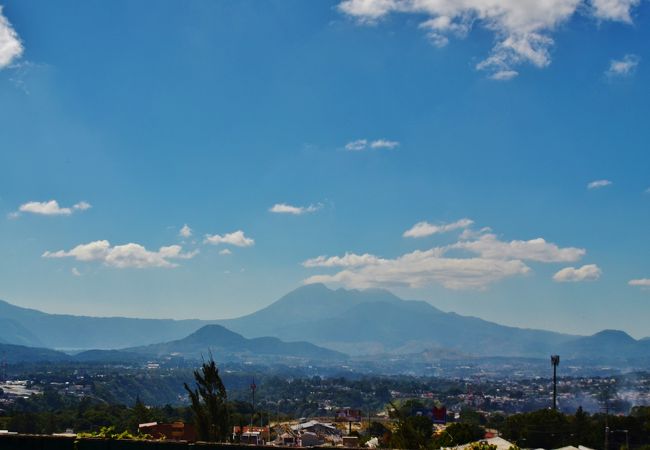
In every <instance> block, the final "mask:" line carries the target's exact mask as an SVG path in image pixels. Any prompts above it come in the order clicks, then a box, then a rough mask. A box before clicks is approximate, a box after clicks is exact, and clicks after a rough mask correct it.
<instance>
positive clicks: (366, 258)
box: [302, 252, 382, 267]
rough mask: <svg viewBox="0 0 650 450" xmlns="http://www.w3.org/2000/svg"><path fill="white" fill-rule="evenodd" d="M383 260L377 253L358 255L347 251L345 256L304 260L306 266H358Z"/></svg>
mask: <svg viewBox="0 0 650 450" xmlns="http://www.w3.org/2000/svg"><path fill="white" fill-rule="evenodd" d="M381 261H382V260H381V259H380V258H378V257H377V256H375V255H371V254H369V253H364V254H363V255H357V254H355V253H348V252H346V253H345V255H343V256H330V257H329V258H328V257H327V256H318V257H316V258H312V259H308V260H307V261H305V262H303V263H302V265H303V266H305V267H358V266H367V265H371V264H379V263H380V262H381Z"/></svg>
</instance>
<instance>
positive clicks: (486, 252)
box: [447, 234, 586, 263]
mask: <svg viewBox="0 0 650 450" xmlns="http://www.w3.org/2000/svg"><path fill="white" fill-rule="evenodd" d="M447 248H448V249H460V250H466V251H469V252H472V253H476V254H478V255H480V256H481V257H483V258H488V259H520V260H524V261H537V262H544V263H554V262H573V261H578V260H579V259H580V258H582V257H583V256H584V255H585V253H586V250H585V249H583V248H576V247H565V248H560V247H558V246H557V245H556V244H553V243H552V242H547V241H546V240H545V239H543V238H537V239H531V240H529V241H520V240H514V241H509V242H507V241H500V240H499V239H498V238H497V237H496V235H494V234H483V235H481V236H480V237H479V238H478V239H476V240H469V241H460V242H457V243H455V244H452V245H450V246H448V247H447Z"/></svg>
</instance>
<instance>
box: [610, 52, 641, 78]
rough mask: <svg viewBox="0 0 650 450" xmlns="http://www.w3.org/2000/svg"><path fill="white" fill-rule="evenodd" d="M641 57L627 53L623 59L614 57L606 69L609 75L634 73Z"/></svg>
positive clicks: (625, 75)
mask: <svg viewBox="0 0 650 450" xmlns="http://www.w3.org/2000/svg"><path fill="white" fill-rule="evenodd" d="M639 61H640V58H639V57H638V56H636V55H625V56H624V57H623V58H622V59H612V60H611V61H610V62H609V68H608V69H607V71H605V75H607V76H608V77H627V76H630V75H633V74H634V72H635V71H636V68H637V66H638V65H639Z"/></svg>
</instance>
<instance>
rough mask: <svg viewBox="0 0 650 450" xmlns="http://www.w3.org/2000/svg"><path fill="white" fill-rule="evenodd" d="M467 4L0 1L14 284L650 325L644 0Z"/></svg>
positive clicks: (215, 310)
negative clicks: (389, 300)
mask: <svg viewBox="0 0 650 450" xmlns="http://www.w3.org/2000/svg"><path fill="white" fill-rule="evenodd" d="M458 3H459V2H451V3H447V2H442V1H441V2H428V3H427V2H415V1H410V0H386V1H379V0H363V1H362V0H348V1H344V2H337V1H330V2H328V1H321V2H305V1H289V0H283V1H252V0H251V1H237V2H225V1H224V2H222V1H189V2H178V1H164V0H161V1H158V2H156V5H155V8H154V9H152V5H151V3H150V2H143V1H142V2H140V1H112V2H99V1H86V2H81V3H80V2H66V1H64V2H50V1H35V0H20V1H18V0H3V1H2V2H0V5H1V6H2V12H1V14H2V16H1V20H0V67H1V68H2V69H1V70H0V98H1V101H0V215H1V216H2V218H1V219H0V254H2V255H3V258H1V259H0V298H3V299H5V300H7V301H10V302H12V303H15V304H18V305H21V306H27V307H34V308H39V309H43V310H46V311H50V312H69V313H76V314H92V315H127V316H138V317H176V318H186V317H204V318H220V317H234V316H237V315H241V314H244V313H248V312H252V311H254V310H256V309H258V308H260V307H263V306H265V305H267V304H268V303H270V302H271V301H273V300H275V299H277V298H278V297H280V296H281V295H283V294H284V293H286V292H288V291H289V290H291V289H293V288H295V287H297V286H300V285H301V284H303V283H305V282H311V281H323V282H326V283H327V284H328V285H330V286H332V287H337V286H343V287H352V288H366V287H377V286H379V287H387V288H389V289H391V290H393V291H394V292H396V293H398V294H399V295H401V296H403V297H405V298H417V299H425V300H428V301H430V302H431V303H432V304H433V305H435V306H438V307H440V308H441V309H444V310H448V311H456V312H458V313H462V314H470V315H475V316H479V317H483V318H486V319H489V320H494V321H497V322H500V323H505V324H512V325H517V326H523V327H535V328H547V329H553V330H560V331H566V332H573V333H583V334H588V333H593V332H595V331H598V330H600V329H603V328H618V329H623V330H625V331H627V332H629V333H630V334H632V335H633V336H635V337H643V336H647V335H650V331H649V330H648V328H647V318H648V317H650V289H649V288H650V239H649V235H648V230H649V229H650V191H647V190H648V189H649V188H650V152H649V151H648V150H649V148H648V143H649V137H650V128H648V117H650V106H649V105H650V90H649V89H648V85H649V81H650V69H649V63H650V31H649V30H650V3H648V2H647V1H641V2H638V1H634V0H612V1H603V0H593V1H591V2H581V1H579V0H553V1H550V2H533V1H532V0H531V1H530V2H528V1H519V0H518V1H514V0H471V1H468V2H465V4H464V5H465V6H463V8H461V7H459V6H458ZM593 182H596V183H595V184H594V185H591V187H590V183H593ZM416 224H419V225H417V226H416ZM184 225H187V226H188V228H189V229H188V228H186V229H185V231H184V232H181V230H182V229H183V227H184ZM346 255H347V256H346Z"/></svg>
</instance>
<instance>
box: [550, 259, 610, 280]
mask: <svg viewBox="0 0 650 450" xmlns="http://www.w3.org/2000/svg"><path fill="white" fill-rule="evenodd" d="M602 273H603V271H602V270H600V267H598V266H597V265H596V264H586V265H584V266H582V267H579V268H577V269H576V268H575V267H565V268H564V269H561V270H559V271H558V272H557V273H556V274H555V275H553V280H554V281H557V282H558V283H566V282H576V281H595V280H597V279H598V278H600V276H601V275H602Z"/></svg>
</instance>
